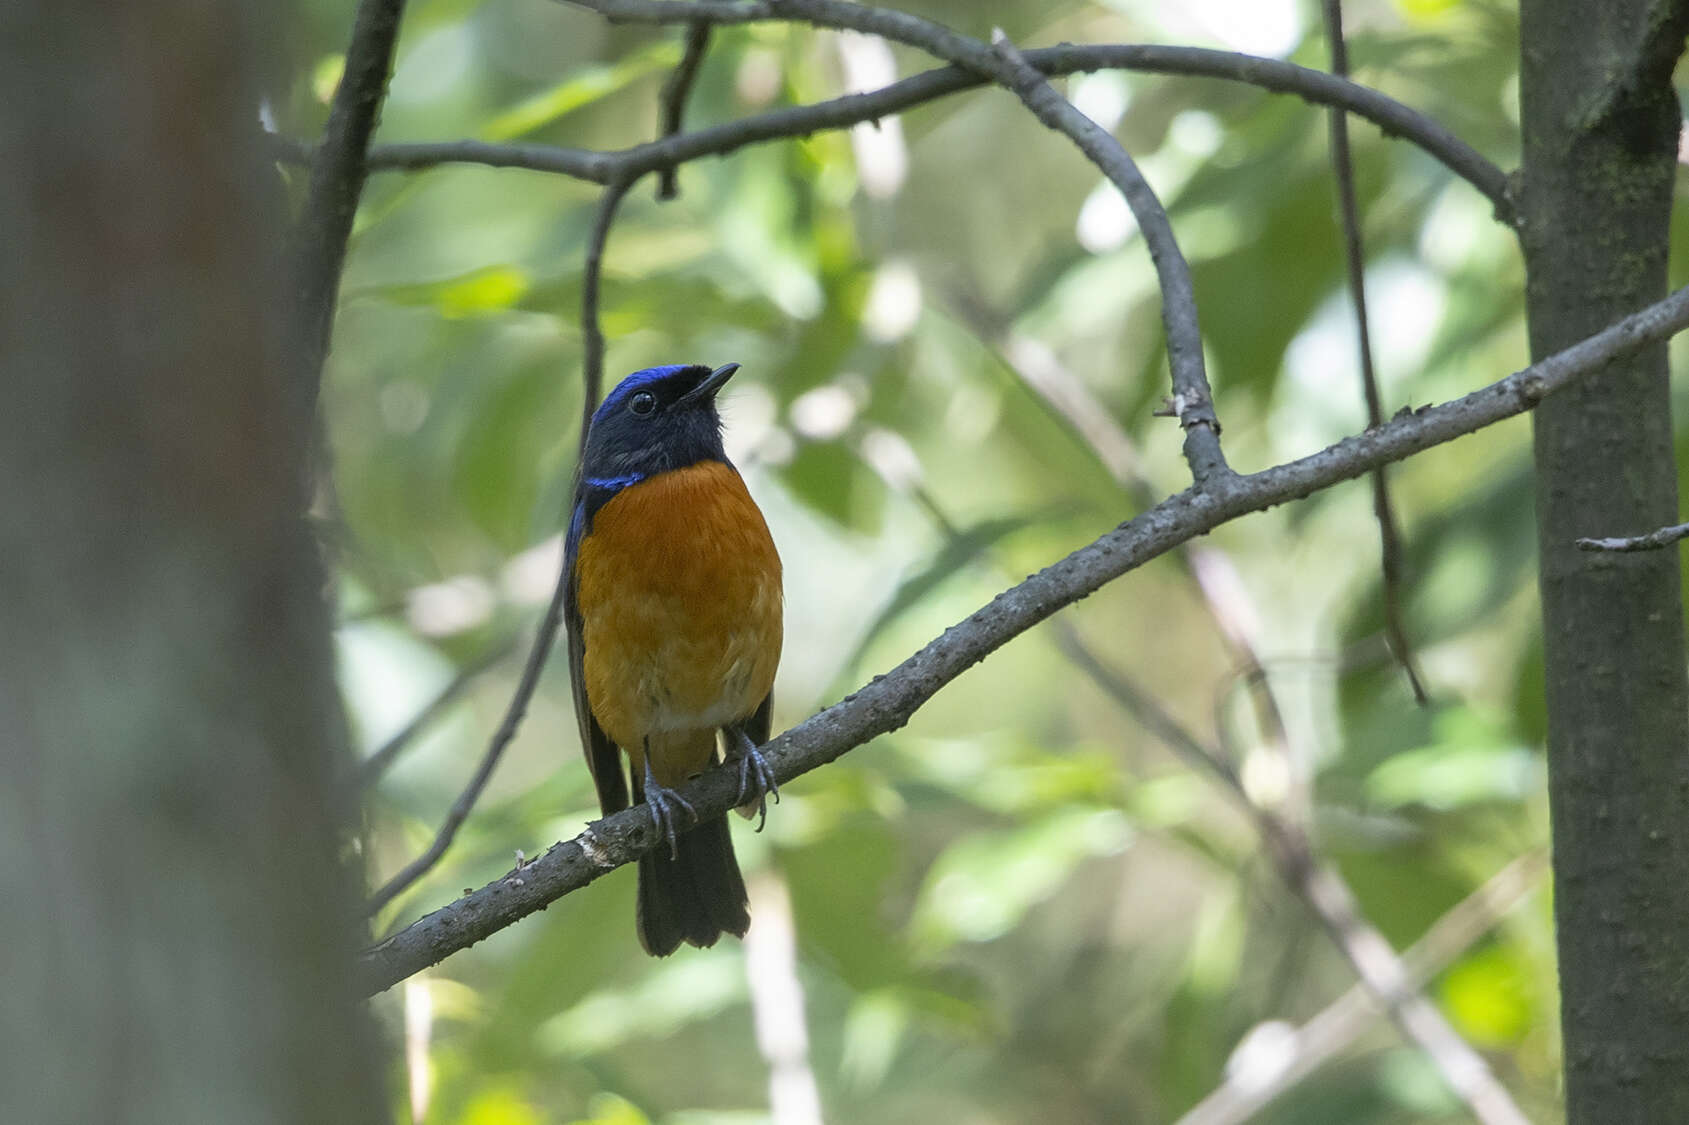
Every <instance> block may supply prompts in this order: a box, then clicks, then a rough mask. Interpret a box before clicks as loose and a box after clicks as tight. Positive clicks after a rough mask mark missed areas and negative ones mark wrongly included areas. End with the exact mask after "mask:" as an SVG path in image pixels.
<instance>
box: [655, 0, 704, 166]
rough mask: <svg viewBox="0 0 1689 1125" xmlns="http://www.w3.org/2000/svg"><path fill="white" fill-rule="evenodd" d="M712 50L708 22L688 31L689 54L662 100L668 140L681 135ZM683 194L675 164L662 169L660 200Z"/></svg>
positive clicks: (671, 78)
mask: <svg viewBox="0 0 1689 1125" xmlns="http://www.w3.org/2000/svg"><path fill="white" fill-rule="evenodd" d="M709 48H710V25H709V24H708V23H705V22H700V23H695V24H693V25H692V26H691V27H689V28H687V29H686V53H685V54H683V55H681V56H680V62H679V63H678V64H677V65H676V66H675V68H674V73H673V74H670V75H669V80H668V81H667V82H665V83H663V93H662V96H661V97H660V98H659V99H658V100H659V102H660V103H661V105H662V111H663V136H664V137H673V136H677V135H679V133H680V129H681V125H682V124H683V123H684V121H685V118H686V99H687V97H688V96H689V95H690V94H691V93H692V83H693V82H695V81H697V78H698V68H699V67H700V66H702V65H703V63H704V53H705V52H706V51H708V50H709ZM679 193H680V189H679V186H678V185H677V184H676V182H675V166H674V165H672V164H671V165H669V166H668V167H667V168H664V169H663V170H662V172H661V174H660V178H659V179H658V180H657V198H658V199H673V198H674V197H675V196H676V195H678V194H679Z"/></svg>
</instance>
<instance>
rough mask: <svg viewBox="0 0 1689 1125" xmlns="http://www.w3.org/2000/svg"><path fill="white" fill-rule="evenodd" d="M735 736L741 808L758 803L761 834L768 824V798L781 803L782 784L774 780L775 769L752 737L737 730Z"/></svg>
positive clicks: (759, 830) (758, 825) (758, 828)
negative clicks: (764, 826)
mask: <svg viewBox="0 0 1689 1125" xmlns="http://www.w3.org/2000/svg"><path fill="white" fill-rule="evenodd" d="M733 734H734V742H735V743H736V744H737V749H738V751H739V753H738V758H739V801H738V803H739V805H740V806H741V807H743V806H746V805H749V804H751V803H752V802H753V801H754V802H755V803H756V809H757V831H758V832H761V831H762V829H763V825H765V824H767V823H768V798H770V797H773V798H774V803H775V804H777V805H778V804H779V803H780V784H779V782H777V781H775V780H774V768H773V767H772V766H770V765H769V764H768V759H767V758H765V757H763V754H762V751H761V750H758V749H757V745H756V743H754V742H752V741H751V737H750V735H748V734H746V733H745V732H744V731H742V730H735V731H734V732H733Z"/></svg>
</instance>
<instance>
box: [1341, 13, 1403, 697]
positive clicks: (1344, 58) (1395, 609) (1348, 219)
mask: <svg viewBox="0 0 1689 1125" xmlns="http://www.w3.org/2000/svg"><path fill="white" fill-rule="evenodd" d="M1321 7H1322V8H1323V10H1324V15H1325V36H1326V39H1327V40H1328V41H1329V42H1330V44H1331V69H1332V72H1333V73H1334V74H1336V75H1337V76H1338V77H1339V78H1347V77H1349V47H1348V44H1347V43H1345V42H1344V39H1343V0H1323V2H1322V5H1321ZM1331 166H1332V171H1333V172H1334V173H1335V176H1336V180H1337V204H1338V210H1339V213H1340V214H1341V216H1342V222H1343V260H1344V263H1345V265H1346V267H1347V269H1348V274H1349V298H1350V300H1351V301H1353V302H1354V305H1355V336H1356V339H1357V341H1358V344H1359V348H1360V366H1361V388H1362V390H1364V391H1365V392H1366V417H1367V425H1369V426H1376V425H1378V424H1379V423H1380V422H1382V421H1384V402H1383V397H1382V396H1381V395H1380V394H1379V391H1378V373H1377V371H1376V370H1374V368H1373V363H1372V327H1371V324H1370V323H1369V319H1368V317H1367V311H1366V254H1365V252H1364V251H1363V250H1362V248H1361V214H1360V204H1359V203H1358V202H1357V201H1356V199H1355V162H1354V157H1353V156H1352V155H1351V153H1350V151H1349V118H1348V115H1347V114H1345V113H1344V112H1343V111H1342V110H1341V109H1333V110H1332V111H1331ZM1372 511H1373V515H1374V516H1375V517H1376V518H1377V520H1378V541H1379V552H1380V556H1381V563H1382V570H1383V595H1384V636H1385V637H1386V639H1387V640H1388V641H1389V646H1390V652H1391V654H1392V655H1393V656H1395V658H1396V660H1397V662H1398V663H1400V664H1401V666H1402V671H1403V672H1405V673H1407V679H1408V686H1409V687H1411V688H1412V689H1413V698H1414V701H1415V702H1417V703H1418V704H1419V705H1420V706H1421V707H1424V706H1426V705H1427V704H1429V703H1430V697H1429V696H1427V695H1426V694H1425V685H1424V684H1423V683H1422V682H1421V681H1420V679H1419V672H1418V670H1417V669H1416V668H1415V667H1414V659H1413V648H1412V646H1411V645H1410V644H1409V643H1408V636H1407V627H1406V625H1404V624H1403V622H1402V533H1401V528H1400V527H1399V526H1398V525H1397V523H1396V513H1395V510H1394V507H1393V505H1392V504H1391V502H1390V484H1389V480H1388V477H1387V470H1385V469H1382V468H1380V469H1378V470H1377V471H1376V472H1374V473H1373V474H1372Z"/></svg>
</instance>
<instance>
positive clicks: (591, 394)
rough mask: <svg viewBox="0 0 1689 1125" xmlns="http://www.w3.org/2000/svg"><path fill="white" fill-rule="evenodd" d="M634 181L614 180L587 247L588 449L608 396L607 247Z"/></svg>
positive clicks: (584, 402) (584, 384)
mask: <svg viewBox="0 0 1689 1125" xmlns="http://www.w3.org/2000/svg"><path fill="white" fill-rule="evenodd" d="M633 184H634V181H633V180H632V179H625V180H613V181H611V182H610V183H609V184H608V185H607V186H606V187H605V188H604V194H603V195H602V196H600V197H599V200H598V213H597V214H596V215H595V216H594V217H593V220H592V235H591V237H590V241H589V242H588V243H587V248H586V265H585V270H586V273H585V277H584V278H583V280H582V282H581V340H582V344H583V348H582V352H583V354H582V368H583V377H582V380H581V395H582V398H581V443H580V449H581V452H582V453H583V454H584V453H585V452H586V432H587V429H588V428H589V427H590V426H591V425H592V412H593V410H594V408H596V407H597V405H598V400H599V399H601V398H603V397H604V323H603V318H602V317H601V316H600V315H599V306H600V304H601V303H602V298H601V290H602V288H603V285H604V247H605V245H606V244H607V243H608V242H609V241H610V224H611V223H612V222H614V221H615V218H616V208H617V207H619V206H621V202H622V197H623V196H625V195H626V194H627V193H628V189H629V188H631V187H632V186H633Z"/></svg>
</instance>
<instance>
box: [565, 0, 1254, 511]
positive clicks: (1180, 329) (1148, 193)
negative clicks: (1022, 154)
mask: <svg viewBox="0 0 1689 1125" xmlns="http://www.w3.org/2000/svg"><path fill="white" fill-rule="evenodd" d="M570 2H572V3H576V4H578V5H579V6H581V7H586V8H591V9H592V10H594V11H598V12H602V13H604V14H605V15H608V16H610V17H611V18H613V19H614V18H623V17H624V16H626V15H627V14H629V13H647V14H648V17H649V18H657V19H667V18H669V17H670V16H672V15H674V14H677V13H678V12H680V11H693V12H696V13H708V12H714V13H718V14H719V13H723V12H728V13H733V16H732V18H733V19H735V20H737V19H739V18H740V13H743V12H748V11H753V10H756V9H758V8H759V7H761V6H760V5H757V4H745V5H737V4H736V5H729V6H726V7H725V8H724V7H722V6H721V5H717V4H712V3H703V2H698V3H691V2H689V3H684V4H679V5H676V4H672V3H668V2H666V0H645V2H642V0H570ZM766 7H767V11H766V12H765V14H764V16H763V18H767V16H768V15H773V16H775V17H776V18H784V19H801V20H807V21H809V22H812V23H815V24H819V25H822V26H829V27H838V28H849V29H851V30H854V31H862V32H867V33H869V34H873V35H880V36H883V37H884V38H887V39H893V40H896V41H897V42H900V43H906V44H908V45H910V46H912V47H919V48H920V49H922V50H924V51H927V52H928V53H929V54H932V55H934V56H936V57H938V58H941V59H944V60H946V61H947V62H951V63H955V64H957V65H959V66H964V67H966V68H968V69H969V70H972V71H975V72H977V73H980V74H983V75H985V76H986V77H988V78H991V79H993V80H994V81H997V82H999V83H1001V84H1002V85H1004V86H1006V87H1008V88H1009V89H1010V90H1012V91H1014V93H1015V95H1016V96H1017V97H1019V98H1020V99H1021V101H1022V102H1023V103H1025V105H1026V107H1027V108H1028V109H1030V110H1031V111H1032V112H1033V113H1034V114H1035V115H1036V116H1037V117H1038V119H1039V120H1040V121H1042V122H1044V124H1046V125H1048V126H1049V127H1050V128H1052V129H1054V130H1056V131H1057V132H1059V133H1062V134H1064V135H1066V136H1067V137H1068V138H1070V139H1071V140H1072V141H1073V142H1074V144H1076V145H1077V146H1078V147H1079V149H1080V151H1081V152H1083V153H1084V154H1085V155H1086V157H1088V158H1089V159H1090V160H1091V162H1092V163H1094V164H1096V165H1097V167H1098V168H1099V169H1101V170H1102V173H1103V175H1105V176H1107V177H1108V179H1109V181H1110V182H1111V183H1113V184H1114V185H1115V187H1117V188H1118V189H1119V190H1120V193H1121V194H1122V195H1123V196H1124V197H1125V199H1126V203H1127V205H1128V206H1130V207H1131V209H1132V213H1133V215H1134V216H1136V217H1137V220H1138V227H1139V229H1140V230H1142V232H1143V235H1144V241H1145V243H1146V244H1147V245H1148V246H1149V250H1150V257H1151V259H1152V260H1153V261H1154V263H1155V269H1156V276H1157V279H1158V281H1159V283H1160V286H1161V315H1162V322H1163V324H1164V325H1165V327H1166V333H1167V358H1168V365H1169V366H1170V367H1171V368H1172V371H1173V407H1174V413H1175V414H1177V415H1178V418H1179V424H1180V425H1181V426H1183V427H1184V430H1185V458H1186V460H1188V461H1189V462H1190V466H1191V474H1192V475H1193V476H1194V477H1195V479H1196V483H1197V484H1198V485H1199V486H1207V485H1208V484H1209V483H1211V482H1213V481H1217V480H1219V479H1221V478H1223V477H1226V476H1229V475H1231V470H1230V468H1228V467H1227V465H1226V460H1225V456H1224V455H1223V454H1222V452H1221V450H1220V423H1219V420H1218V419H1217V418H1216V417H1215V414H1214V403H1213V394H1212V393H1211V392H1210V390H1209V387H1208V375H1207V372H1206V371H1205V370H1204V366H1203V356H1202V334H1201V330H1200V327H1199V325H1198V322H1197V312H1196V295H1195V292H1194V291H1193V289H1192V286H1191V279H1190V268H1189V267H1188V266H1187V265H1186V264H1185V258H1184V255H1183V254H1182V253H1181V252H1180V250H1179V244H1178V241H1177V239H1175V237H1174V235H1173V227H1172V224H1171V223H1170V222H1168V220H1167V212H1166V210H1165V209H1164V208H1163V207H1162V206H1161V201H1160V200H1159V199H1157V198H1156V196H1155V192H1154V191H1152V190H1151V189H1150V186H1149V184H1148V183H1147V182H1146V181H1145V180H1144V178H1143V174H1142V173H1140V172H1139V171H1138V166H1137V164H1136V163H1134V162H1133V160H1132V158H1131V157H1130V156H1129V155H1127V153H1126V150H1125V149H1124V148H1122V147H1121V146H1120V142H1119V141H1117V140H1115V138H1114V137H1113V135H1112V134H1110V133H1108V132H1107V131H1105V130H1103V129H1102V128H1100V127H1099V126H1098V125H1097V124H1096V122H1094V121H1092V120H1090V119H1089V118H1088V117H1086V116H1085V115H1084V114H1082V113H1080V112H1079V111H1078V110H1076V109H1074V108H1073V106H1072V105H1071V104H1069V103H1068V101H1067V100H1066V99H1065V98H1063V97H1061V95H1059V94H1057V93H1056V92H1055V90H1054V89H1052V88H1051V87H1050V85H1049V83H1048V82H1047V81H1045V79H1044V76H1043V74H1042V73H1040V72H1039V71H1038V70H1037V69H1036V68H1034V67H1032V66H1031V65H1030V64H1028V63H1027V62H1026V60H1025V59H1023V58H1022V57H1021V55H1020V52H1018V51H1017V50H1015V48H1014V46H1013V44H1011V43H1009V41H1008V39H1007V37H1006V36H1004V35H1002V33H1001V32H998V33H997V35H996V36H995V37H994V38H995V46H994V47H988V46H986V45H985V44H984V43H981V42H979V41H978V40H975V39H969V38H968V37H967V36H964V35H958V34H957V33H956V32H954V31H952V30H951V29H949V28H947V27H945V26H943V25H942V24H937V23H933V22H931V21H930V20H925V19H922V18H920V17H918V16H913V15H910V14H908V13H906V12H900V11H896V10H894V9H890V8H867V7H863V6H861V5H859V4H852V3H845V2H842V0H778V2H777V3H773V4H769V5H767V6H766ZM640 18H647V17H640Z"/></svg>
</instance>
